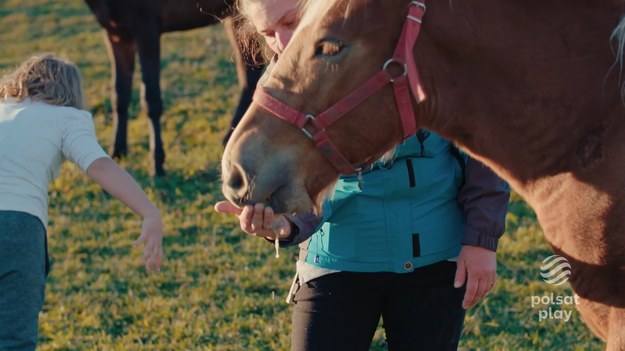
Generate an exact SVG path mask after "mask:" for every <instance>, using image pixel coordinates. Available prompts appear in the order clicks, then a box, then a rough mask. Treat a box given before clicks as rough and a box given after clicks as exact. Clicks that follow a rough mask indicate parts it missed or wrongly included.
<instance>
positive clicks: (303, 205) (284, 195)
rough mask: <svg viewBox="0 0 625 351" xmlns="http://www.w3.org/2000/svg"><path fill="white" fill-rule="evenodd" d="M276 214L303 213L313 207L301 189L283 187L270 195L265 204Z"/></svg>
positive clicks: (308, 197)
mask: <svg viewBox="0 0 625 351" xmlns="http://www.w3.org/2000/svg"><path fill="white" fill-rule="evenodd" d="M266 204H267V205H268V206H270V207H271V208H272V209H273V211H274V212H275V213H276V214H292V213H304V212H307V211H309V210H310V209H311V208H313V207H314V206H315V203H314V202H313V200H312V199H311V198H310V196H308V194H307V192H306V191H304V189H303V188H299V187H296V188H294V187H290V186H283V187H280V188H278V189H276V191H274V192H273V194H271V196H270V197H269V199H268V200H267V203H266Z"/></svg>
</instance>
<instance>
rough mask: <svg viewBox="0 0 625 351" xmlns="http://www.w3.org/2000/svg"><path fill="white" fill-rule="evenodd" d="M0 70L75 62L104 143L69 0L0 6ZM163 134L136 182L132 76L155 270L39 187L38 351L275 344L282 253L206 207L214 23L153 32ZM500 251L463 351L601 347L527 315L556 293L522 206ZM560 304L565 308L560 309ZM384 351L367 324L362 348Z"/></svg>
mask: <svg viewBox="0 0 625 351" xmlns="http://www.w3.org/2000/svg"><path fill="white" fill-rule="evenodd" d="M0 43H1V44H0V71H5V70H7V69H10V68H12V67H14V66H15V65H16V64H17V63H19V61H21V60H22V59H25V58H27V57H29V56H31V55H32V54H35V53H40V52H56V53H59V54H61V55H63V56H66V57H68V58H69V59H71V60H73V61H74V62H77V63H78V64H79V66H80V68H81V70H82V73H83V75H84V77H85V90H86V93H87V96H88V102H89V106H90V108H91V110H92V112H93V113H94V116H95V122H96V128H97V133H98V138H99V139H100V141H101V143H102V144H103V146H105V147H108V146H110V145H111V142H112V130H111V124H112V123H111V122H112V121H111V102H110V76H109V74H110V63H109V61H108V57H107V53H106V49H105V46H104V43H103V37H102V34H101V32H100V29H99V27H98V25H97V24H96V22H95V20H94V18H93V16H92V15H91V14H90V13H89V11H88V9H87V7H86V5H85V4H84V3H83V2H81V1H78V0H71V1H63V2H53V1H43V0H29V1H27V2H25V1H18V0H3V1H2V2H1V3H0ZM162 43H163V45H162V46H163V49H162V88H163V91H164V96H163V99H164V102H165V113H164V115H163V118H162V125H163V139H164V142H165V148H166V152H167V160H166V164H165V167H166V169H167V171H168V177H167V178H166V179H164V180H156V181H154V180H152V179H150V177H149V176H148V169H149V166H150V161H149V156H148V135H147V130H148V128H147V127H148V120H147V118H146V117H145V115H144V114H143V113H142V112H141V111H140V107H139V101H138V100H139V86H140V80H139V71H138V67H137V72H136V74H135V88H134V92H133V104H132V106H131V110H130V112H131V115H132V116H133V118H132V120H131V121H130V125H129V147H130V153H129V157H128V158H127V159H125V160H123V161H122V162H121V164H122V165H123V166H124V167H125V168H126V169H127V170H128V171H129V172H130V173H132V174H133V175H134V176H135V177H136V179H137V180H138V181H139V182H140V183H141V184H142V185H143V187H144V188H145V189H146V192H147V193H148V195H149V196H150V197H151V198H152V199H153V200H154V201H156V202H157V203H158V204H159V206H160V207H161V208H162V210H163V213H164V216H165V222H166V227H167V228H166V238H165V242H164V248H165V256H166V259H165V262H164V266H163V270H162V271H161V272H160V273H159V274H151V275H148V274H146V273H145V271H144V269H143V267H142V265H141V262H140V251H138V250H132V249H131V246H130V245H131V243H132V242H133V241H134V240H135V239H136V237H137V236H138V233H139V226H140V220H139V218H138V217H137V216H135V215H134V214H132V213H131V212H130V211H129V210H128V209H127V208H125V207H124V206H123V205H122V204H121V203H119V202H118V201H117V200H115V199H113V198H111V197H110V196H108V195H107V194H105V193H103V192H101V191H100V189H99V187H98V186H97V185H95V184H94V183H93V182H90V181H88V179H87V178H86V177H85V176H84V175H83V174H82V173H81V172H80V171H79V170H78V169H77V168H76V167H75V166H73V165H69V164H68V165H66V166H65V167H64V168H63V171H62V174H61V176H60V177H59V179H58V180H57V181H56V182H54V184H53V185H52V188H51V193H50V204H51V208H50V225H49V228H48V230H49V238H50V242H49V245H50V254H51V256H52V261H53V270H52V273H51V275H50V277H49V279H48V284H47V291H46V304H45V308H44V311H43V313H42V315H41V328H40V330H41V333H40V349H41V350H287V349H288V348H289V346H288V345H289V328H290V307H289V306H288V305H286V304H285V303H284V298H285V295H286V292H287V290H288V288H289V284H290V280H291V276H292V273H293V270H294V257H295V254H296V252H297V250H296V249H295V248H292V249H288V250H283V252H282V255H281V258H280V259H275V258H273V252H272V246H271V245H269V244H268V243H266V242H265V241H264V240H258V239H254V238H249V237H247V236H245V235H244V234H243V233H241V232H240V231H239V230H238V229H237V225H236V223H235V222H234V221H233V220H232V219H229V218H226V217H223V216H221V215H219V214H217V213H215V212H214V211H213V209H212V205H213V204H214V203H215V201H217V200H219V199H220V198H221V193H220V190H219V188H220V184H219V159H220V156H221V153H222V146H221V138H222V137H223V135H224V133H225V131H226V129H227V127H228V125H229V118H230V116H231V114H232V112H233V109H234V107H233V104H234V102H235V99H236V92H237V90H238V88H237V86H236V81H235V73H234V67H233V65H232V64H231V62H230V60H231V49H230V47H229V45H228V43H227V41H226V35H225V33H224V31H223V30H222V28H221V27H219V26H215V27H212V28H204V29H198V30H195V31H190V32H185V33H173V34H166V35H164V36H163V38H162ZM508 223H509V226H508V227H509V232H508V233H507V234H506V235H505V237H504V238H503V239H502V242H501V243H500V250H499V254H498V257H499V277H500V278H499V280H498V283H497V285H496V286H495V289H494V291H493V292H492V293H491V294H490V295H489V296H488V297H487V298H486V299H484V300H483V301H482V302H481V303H480V304H479V305H478V306H477V307H474V308H472V309H471V310H469V311H468V313H467V316H466V320H465V327H464V333H463V337H462V341H461V348H462V349H466V350H561V349H562V350H569V349H574V350H601V349H602V348H603V346H602V343H600V342H599V341H597V339H595V338H593V337H592V336H591V334H590V332H589V331H588V329H587V328H586V327H585V326H584V325H583V324H582V323H581V321H580V317H579V313H577V312H576V311H573V312H572V317H571V320H570V321H568V322H563V321H558V320H546V321H543V322H539V321H538V310H537V308H532V307H531V296H533V295H544V294H550V293H554V294H560V295H570V294H571V291H570V289H568V288H559V287H552V286H549V285H548V284H546V283H544V282H543V281H542V280H541V279H540V276H539V266H540V261H541V260H542V259H543V258H544V257H545V256H547V255H549V254H550V250H549V248H548V246H547V244H546V242H545V240H544V238H543V236H542V232H541V230H540V228H539V227H538V225H537V224H536V219H535V216H534V215H533V213H532V211H531V210H529V209H528V208H527V206H526V205H525V204H524V203H523V201H521V200H520V199H519V198H518V197H514V198H513V203H512V205H511V211H510V214H509V216H508ZM563 308H567V307H563ZM372 349H374V350H382V349H384V341H383V334H382V331H381V330H378V332H377V333H376V339H375V340H374V345H373V347H372Z"/></svg>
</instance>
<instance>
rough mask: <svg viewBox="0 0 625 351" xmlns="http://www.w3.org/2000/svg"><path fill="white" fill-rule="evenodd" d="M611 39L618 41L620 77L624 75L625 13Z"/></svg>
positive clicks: (624, 95)
mask: <svg viewBox="0 0 625 351" xmlns="http://www.w3.org/2000/svg"><path fill="white" fill-rule="evenodd" d="M610 41H613V42H616V52H615V54H616V61H615V62H614V66H618V68H619V77H622V76H623V53H625V15H623V16H621V20H620V21H619V23H618V25H617V26H616V28H615V29H614V31H613V32H612V35H611V36H610ZM621 97H622V98H623V99H625V82H624V83H623V85H621Z"/></svg>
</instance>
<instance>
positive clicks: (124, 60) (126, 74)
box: [86, 0, 262, 176]
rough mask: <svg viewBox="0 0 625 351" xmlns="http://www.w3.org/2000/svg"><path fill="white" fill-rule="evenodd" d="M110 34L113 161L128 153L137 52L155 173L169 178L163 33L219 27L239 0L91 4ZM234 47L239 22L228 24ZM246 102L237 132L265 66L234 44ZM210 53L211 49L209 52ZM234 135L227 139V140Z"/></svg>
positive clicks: (92, 0) (102, 0)
mask: <svg viewBox="0 0 625 351" xmlns="http://www.w3.org/2000/svg"><path fill="white" fill-rule="evenodd" d="M86 2H87V5H88V6H89V8H90V9H91V11H92V12H93V13H94V14H95V16H96V18H97V20H98V22H99V23H100V25H101V26H102V27H103V28H104V30H105V32H106V33H105V35H106V39H107V46H108V49H109V56H110V57H111V64H112V70H113V85H114V88H115V89H114V92H113V96H112V105H113V119H114V129H115V141H114V144H113V147H112V150H111V153H112V156H113V157H122V156H125V155H126V154H127V152H128V145H127V129H128V106H129V105H130V100H131V92H132V75H133V72H134V68H135V67H134V64H135V53H138V54H139V61H140V63H141V75H142V80H143V84H144V90H143V96H142V99H143V100H144V109H145V110H146V112H147V115H148V117H149V118H150V122H151V123H150V126H151V128H150V153H151V155H152V157H153V167H154V169H153V173H155V174H156V175H159V176H161V175H164V174H165V171H164V168H163V163H164V161H165V151H164V150H163V141H162V139H161V129H160V118H161V115H162V113H163V101H162V99H161V88H160V82H159V81H160V57H161V56H160V36H161V34H162V33H166V32H172V31H180V30H189V29H193V28H199V27H204V26H208V25H212V24H216V23H219V22H220V20H221V19H224V18H227V17H228V16H231V15H233V11H234V9H233V4H234V1H233V0H228V1H225V0H86ZM225 24H226V29H227V30H228V31H229V32H228V34H229V35H228V37H229V38H230V41H231V42H232V43H233V44H234V43H235V42H236V41H235V40H234V34H233V26H234V21H232V20H231V19H229V20H227V21H226V23H225ZM233 48H234V49H235V50H234V52H235V60H236V67H237V73H238V77H239V85H240V86H241V97H240V99H239V103H238V107H237V109H236V111H235V114H234V117H233V120H232V123H231V126H232V128H234V127H235V126H236V124H237V123H238V121H239V120H240V119H241V117H242V116H243V113H244V112H245V110H246V109H247V107H248V106H249V104H250V102H251V99H252V94H253V92H254V88H255V87H256V83H257V82H258V79H259V78H260V75H261V74H262V67H252V66H249V65H246V64H245V63H244V61H251V60H245V59H244V57H243V56H242V54H241V52H242V51H241V50H240V48H239V46H238V45H236V44H234V45H233ZM209 49H210V48H207V50H209ZM229 135H230V132H228V134H227V135H226V137H225V138H224V143H225V141H227V139H228V137H229Z"/></svg>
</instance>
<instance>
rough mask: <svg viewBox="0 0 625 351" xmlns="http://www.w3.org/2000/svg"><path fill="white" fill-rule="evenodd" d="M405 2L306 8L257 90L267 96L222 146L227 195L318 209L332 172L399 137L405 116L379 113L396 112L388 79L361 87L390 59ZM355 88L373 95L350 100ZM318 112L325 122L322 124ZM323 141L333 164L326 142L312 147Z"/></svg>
mask: <svg viewBox="0 0 625 351" xmlns="http://www.w3.org/2000/svg"><path fill="white" fill-rule="evenodd" d="M407 5H408V4H407V3H405V2H403V1H402V2H398V1H392V2H389V1H375V2H373V1H346V0H338V1H327V2H326V1H323V2H322V1H311V2H310V3H309V4H308V5H307V7H306V9H305V10H304V16H303V18H302V20H301V22H300V25H299V27H298V29H297V31H296V32H295V33H294V36H293V38H292V40H291V42H290V44H289V45H288V46H287V47H286V49H285V51H284V52H283V54H282V55H281V57H280V59H279V60H278V61H277V62H276V63H275V65H274V66H273V68H272V69H271V70H270V71H269V72H268V73H267V76H266V78H265V79H264V81H263V83H262V85H261V87H262V89H259V90H261V91H262V92H261V93H260V94H261V95H264V96H260V97H259V96H258V95H257V96H256V97H255V103H254V104H253V105H252V106H251V107H250V109H249V110H248V111H247V113H246V114H245V116H244V117H243V119H242V121H241V124H240V125H239V127H237V129H236V130H235V132H234V133H233V135H232V138H231V140H230V142H229V143H228V144H227V145H226V149H225V152H224V156H223V159H222V176H223V177H222V178H223V189H222V190H223V192H224V194H225V196H226V198H228V200H230V201H231V202H233V203H235V204H239V205H243V204H252V203H258V202H262V203H265V204H266V205H269V206H271V207H273V208H274V210H275V211H276V212H280V213H285V212H286V213H291V212H303V211H306V210H308V209H310V208H314V209H316V210H319V209H320V203H321V201H322V200H323V198H324V196H325V194H327V193H328V190H329V189H331V187H332V185H333V184H334V182H335V181H336V179H337V178H338V176H339V173H345V172H344V169H347V170H348V171H349V170H351V171H357V169H358V165H365V164H368V163H371V161H372V156H373V155H378V156H379V155H381V154H382V153H383V151H386V150H388V149H390V148H391V147H393V146H394V145H395V144H396V143H397V142H399V141H400V140H401V139H402V122H401V121H400V120H399V119H397V118H386V116H395V115H396V114H397V110H396V104H395V100H394V95H393V88H392V87H391V85H390V84H389V85H386V84H385V85H384V86H383V87H380V89H379V90H377V91H375V92H373V93H371V92H367V91H366V90H369V89H368V88H364V89H359V87H360V86H361V85H362V83H363V82H365V81H368V80H369V79H370V78H371V77H372V76H374V75H375V74H376V72H380V71H381V70H382V67H383V65H384V63H385V62H387V61H388V59H389V57H391V56H392V55H393V50H394V49H395V47H396V44H397V40H398V37H399V34H400V31H401V23H403V21H404V19H405V15H406V13H405V12H404V11H397V10H396V9H397V6H407ZM392 9H394V10H392ZM388 23H397V25H396V26H391V27H389V26H388ZM387 66H388V64H387ZM391 66H397V67H385V69H387V70H388V71H389V75H390V76H393V75H395V76H402V74H403V73H405V72H402V70H403V68H402V67H401V65H391ZM390 80H392V78H390ZM358 89H359V90H365V94H369V95H371V94H376V99H367V98H366V96H365V97H350V94H349V93H350V92H352V91H354V90H358ZM346 96H347V98H345V97H346ZM408 99H409V100H410V97H409V98H408ZM353 100H358V101H357V103H354V101H353ZM339 101H341V103H339V104H336V103H337V102H339ZM346 105H352V106H350V108H349V109H345V108H344V107H345V106H346ZM347 110H349V111H347ZM280 111H282V112H283V113H282V114H281V113H280ZM276 114H278V115H280V114H281V115H282V116H281V118H276ZM285 115H286V116H285ZM321 115H324V117H328V119H327V120H326V121H328V120H330V121H331V123H326V124H321V123H319V119H317V117H321ZM339 115H341V118H338V116H339ZM298 116H299V119H298V118H297V117H298ZM335 117H336V118H335ZM285 119H286V120H285ZM289 119H291V120H290V121H288V120H289ZM289 122H290V123H289ZM320 132H322V133H320ZM321 139H323V140H321ZM326 139H327V140H326ZM328 140H329V141H330V144H332V145H330V147H329V149H335V151H337V152H338V153H339V154H340V156H339V157H337V158H338V159H339V161H336V162H335V160H334V161H333V160H332V158H333V157H332V155H330V157H328V152H329V151H328V147H319V145H318V144H324V145H325V146H328V145H327V143H326V142H327V141H328ZM330 151H332V150H330ZM337 163H338V164H339V165H338V166H337ZM341 166H343V167H341Z"/></svg>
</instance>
